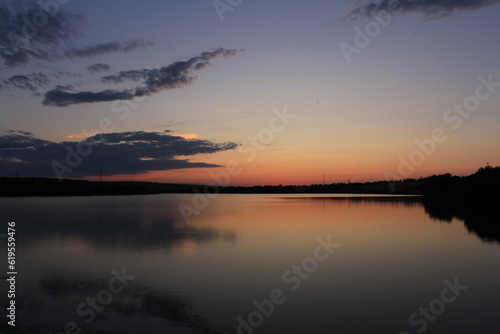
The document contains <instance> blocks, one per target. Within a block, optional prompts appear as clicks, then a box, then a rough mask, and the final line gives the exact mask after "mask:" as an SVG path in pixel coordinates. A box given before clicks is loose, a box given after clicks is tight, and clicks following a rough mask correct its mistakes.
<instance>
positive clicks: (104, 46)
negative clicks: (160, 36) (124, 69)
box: [64, 39, 154, 58]
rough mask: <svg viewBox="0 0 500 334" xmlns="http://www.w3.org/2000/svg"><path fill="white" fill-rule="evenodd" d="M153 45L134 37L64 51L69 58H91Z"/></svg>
mask: <svg viewBox="0 0 500 334" xmlns="http://www.w3.org/2000/svg"><path fill="white" fill-rule="evenodd" d="M151 46H154V43H153V42H151V41H148V40H143V39H133V40H129V41H121V42H108V43H99V44H91V45H87V46H85V47H81V48H76V47H72V48H70V49H68V50H66V51H65V52H64V55H65V56H66V57H68V58H75V57H80V58H84V57H86V58H90V57H95V56H100V55H106V54H110V53H118V52H130V51H134V50H137V49H146V48H148V47H151Z"/></svg>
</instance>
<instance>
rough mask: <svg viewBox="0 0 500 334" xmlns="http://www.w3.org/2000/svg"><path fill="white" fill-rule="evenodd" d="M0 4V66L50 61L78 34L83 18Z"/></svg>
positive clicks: (30, 5)
mask: <svg viewBox="0 0 500 334" xmlns="http://www.w3.org/2000/svg"><path fill="white" fill-rule="evenodd" d="M8 3H9V2H8V1H2V2H1V3H0V65H1V66H6V67H15V66H21V65H24V64H26V63H28V62H29V61H31V60H46V61H53V60H55V59H57V58H58V56H59V55H58V53H57V51H55V50H57V49H58V48H59V47H61V46H63V45H64V44H65V43H68V42H70V41H71V40H72V39H73V38H74V37H76V36H78V35H79V32H80V30H81V26H82V24H83V16H81V15H79V14H74V13H68V12H66V11H64V10H62V9H59V10H57V11H45V10H43V9H42V8H41V7H40V6H38V5H36V4H35V3H34V2H33V3H32V2H23V3H19V2H16V3H14V2H10V4H8Z"/></svg>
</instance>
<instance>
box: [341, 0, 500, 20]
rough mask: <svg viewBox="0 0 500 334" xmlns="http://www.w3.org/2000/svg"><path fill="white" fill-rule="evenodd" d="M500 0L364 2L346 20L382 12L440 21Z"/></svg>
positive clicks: (384, 0)
mask: <svg viewBox="0 0 500 334" xmlns="http://www.w3.org/2000/svg"><path fill="white" fill-rule="evenodd" d="M499 3H500V0H382V1H368V2H363V3H361V4H359V5H358V6H356V7H355V8H354V9H352V10H351V11H350V12H349V14H348V15H347V17H346V18H350V19H352V20H357V19H360V18H371V17H373V16H374V15H376V14H378V13H381V12H384V11H386V12H390V13H393V14H396V13H398V14H399V13H401V14H404V13H419V14H422V15H423V19H424V20H432V19H438V18H442V17H447V16H451V15H456V14H459V13H462V12H468V11H474V10H477V9H480V8H483V7H487V6H492V5H496V4H499Z"/></svg>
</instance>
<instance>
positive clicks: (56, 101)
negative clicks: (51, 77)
mask: <svg viewBox="0 0 500 334" xmlns="http://www.w3.org/2000/svg"><path fill="white" fill-rule="evenodd" d="M133 98H134V94H133V93H131V92H130V91H128V90H122V91H120V90H111V89H107V90H103V91H101V92H89V91H87V92H85V91H84V92H71V91H68V89H67V87H63V86H58V87H56V88H54V89H52V90H50V91H48V92H47V93H45V98H44V100H43V104H44V105H51V106H58V107H63V106H68V105H70V104H79V103H90V102H106V101H115V100H131V99H133Z"/></svg>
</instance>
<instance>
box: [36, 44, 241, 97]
mask: <svg viewBox="0 0 500 334" xmlns="http://www.w3.org/2000/svg"><path fill="white" fill-rule="evenodd" d="M241 51H243V50H234V49H232V50H228V49H224V48H218V49H216V50H213V51H207V52H203V53H201V54H200V55H198V56H195V57H192V58H190V59H188V60H186V61H178V62H175V63H172V64H170V65H168V66H164V67H160V68H154V69H142V70H129V71H122V72H119V73H118V74H115V75H108V76H104V77H102V78H101V81H102V82H104V83H122V82H125V81H133V82H139V81H140V82H142V85H141V86H137V87H135V88H132V89H122V90H112V89H107V90H103V91H99V92H91V91H81V92H73V91H69V90H66V89H64V88H62V87H56V88H54V89H52V90H50V91H48V92H47V93H46V94H45V99H44V100H43V102H42V103H43V104H44V105H48V106H57V107H66V106H69V105H72V104H80V103H93V102H104V101H115V100H131V99H133V98H134V97H141V96H145V95H151V94H154V93H157V92H159V91H162V90H169V89H174V88H181V87H185V86H189V85H191V84H192V83H193V82H194V81H195V80H196V79H197V77H196V76H195V75H194V73H195V72H196V71H199V70H202V69H204V68H206V67H208V66H210V65H211V60H213V59H214V58H217V57H221V56H222V57H229V56H234V55H236V54H237V53H238V52H241Z"/></svg>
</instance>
